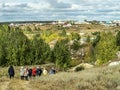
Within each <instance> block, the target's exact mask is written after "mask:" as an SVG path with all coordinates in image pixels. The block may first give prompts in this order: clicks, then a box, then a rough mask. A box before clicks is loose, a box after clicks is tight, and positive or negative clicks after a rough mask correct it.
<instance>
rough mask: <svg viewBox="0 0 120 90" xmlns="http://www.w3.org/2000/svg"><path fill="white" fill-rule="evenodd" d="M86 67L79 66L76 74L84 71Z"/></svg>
mask: <svg viewBox="0 0 120 90" xmlns="http://www.w3.org/2000/svg"><path fill="white" fill-rule="evenodd" d="M84 69H85V68H84V66H79V67H77V68H76V69H75V71H76V72H78V71H82V70H84Z"/></svg>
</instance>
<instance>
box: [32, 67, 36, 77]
mask: <svg viewBox="0 0 120 90" xmlns="http://www.w3.org/2000/svg"><path fill="white" fill-rule="evenodd" d="M32 76H33V77H35V76H36V68H35V67H34V68H33V69H32Z"/></svg>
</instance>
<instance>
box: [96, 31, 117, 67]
mask: <svg viewBox="0 0 120 90" xmlns="http://www.w3.org/2000/svg"><path fill="white" fill-rule="evenodd" d="M116 52H117V47H116V45H115V37H114V36H113V34H112V33H111V32H108V33H105V32H102V33H101V39H100V41H99V42H98V44H97V46H96V47H95V55H96V58H97V64H98V65H101V64H103V63H106V62H108V61H109V60H111V59H114V58H115V57H116Z"/></svg>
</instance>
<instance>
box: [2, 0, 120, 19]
mask: <svg viewBox="0 0 120 90" xmlns="http://www.w3.org/2000/svg"><path fill="white" fill-rule="evenodd" d="M119 8H120V3H119V0H95V1H94V0H0V21H9V20H10V21H14V20H60V19H61V20H67V19H69V20H70V19H73V20H83V19H88V20H94V19H96V20H114V19H120V10H119Z"/></svg>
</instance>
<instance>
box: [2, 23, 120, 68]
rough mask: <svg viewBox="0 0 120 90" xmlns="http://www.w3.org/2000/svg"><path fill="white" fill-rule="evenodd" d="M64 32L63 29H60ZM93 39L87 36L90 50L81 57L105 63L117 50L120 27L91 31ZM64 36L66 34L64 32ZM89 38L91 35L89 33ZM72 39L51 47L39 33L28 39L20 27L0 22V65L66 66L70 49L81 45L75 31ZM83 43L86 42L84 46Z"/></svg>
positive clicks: (60, 41) (69, 58)
mask: <svg viewBox="0 0 120 90" xmlns="http://www.w3.org/2000/svg"><path fill="white" fill-rule="evenodd" d="M63 32H64V34H65V31H63ZM94 35H95V36H96V38H95V39H94V40H93V41H90V40H89V39H88V40H87V41H88V42H87V43H89V44H87V45H88V46H87V47H89V51H88V52H89V54H85V56H84V59H86V57H87V59H88V57H89V60H88V62H94V63H95V62H97V64H98V65H101V64H104V63H106V62H108V61H109V60H112V59H114V58H115V57H116V52H117V51H118V50H120V31H118V32H116V34H113V33H112V32H107V33H106V32H101V33H100V32H99V33H96V34H94ZM64 36H65V35H64ZM88 38H90V37H88ZM72 39H73V40H74V39H75V42H74V43H73V45H72V46H71V47H70V46H69V44H68V43H69V39H67V38H65V39H62V40H58V41H57V43H56V44H55V46H54V48H53V49H51V48H50V46H49V44H48V43H46V42H45V41H44V40H43V39H42V38H41V36H40V34H36V35H35V36H34V37H33V38H32V39H28V38H27V36H26V35H25V34H24V33H23V32H22V30H21V29H20V28H19V27H10V26H8V25H2V24H1V25H0V66H8V65H16V66H20V65H39V64H44V63H50V62H52V63H54V64H55V65H56V67H58V68H62V69H66V68H67V67H69V66H70V62H71V58H72V57H71V49H75V50H76V49H78V48H82V46H81V45H80V43H79V42H78V41H79V40H80V37H79V36H78V34H76V35H75V36H74V35H73V38H72ZM84 47H85V46H84Z"/></svg>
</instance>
